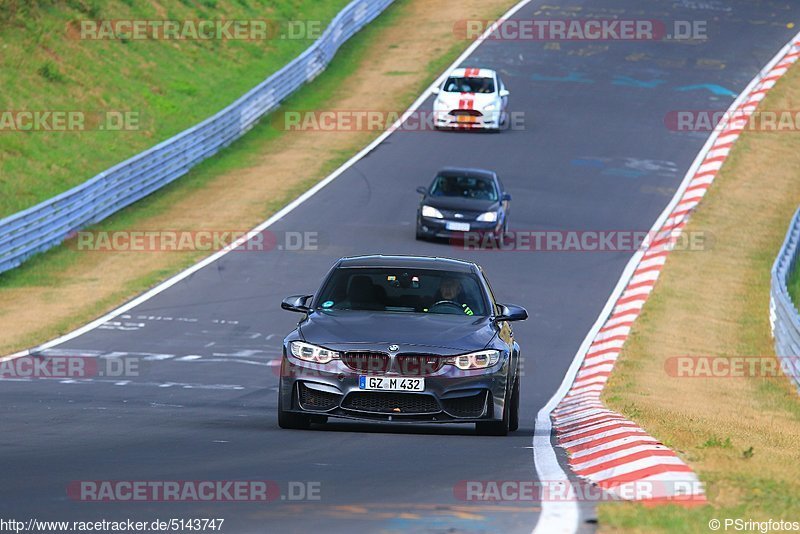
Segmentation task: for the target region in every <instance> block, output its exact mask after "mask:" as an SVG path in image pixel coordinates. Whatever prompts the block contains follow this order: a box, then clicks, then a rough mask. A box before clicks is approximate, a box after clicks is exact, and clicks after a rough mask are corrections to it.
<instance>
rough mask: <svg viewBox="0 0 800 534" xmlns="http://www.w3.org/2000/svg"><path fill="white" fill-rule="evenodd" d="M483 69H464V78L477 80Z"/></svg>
mask: <svg viewBox="0 0 800 534" xmlns="http://www.w3.org/2000/svg"><path fill="white" fill-rule="evenodd" d="M480 73H481V69H464V76H465V77H467V78H475V77H478V76H480Z"/></svg>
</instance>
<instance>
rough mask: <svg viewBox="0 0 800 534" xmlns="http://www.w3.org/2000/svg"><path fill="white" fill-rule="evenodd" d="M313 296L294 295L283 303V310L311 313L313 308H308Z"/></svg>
mask: <svg viewBox="0 0 800 534" xmlns="http://www.w3.org/2000/svg"><path fill="white" fill-rule="evenodd" d="M312 296H313V295H293V296H291V297H286V298H285V299H283V302H281V308H282V309H284V310H288V311H293V312H300V313H309V312H310V311H311V308H309V307H308V301H309V300H310V299H311V297H312Z"/></svg>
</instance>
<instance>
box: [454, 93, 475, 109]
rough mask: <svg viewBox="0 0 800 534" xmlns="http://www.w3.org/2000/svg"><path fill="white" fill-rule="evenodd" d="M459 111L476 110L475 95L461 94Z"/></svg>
mask: <svg viewBox="0 0 800 534" xmlns="http://www.w3.org/2000/svg"><path fill="white" fill-rule="evenodd" d="M458 109H475V93H461V98H460V99H459V101H458Z"/></svg>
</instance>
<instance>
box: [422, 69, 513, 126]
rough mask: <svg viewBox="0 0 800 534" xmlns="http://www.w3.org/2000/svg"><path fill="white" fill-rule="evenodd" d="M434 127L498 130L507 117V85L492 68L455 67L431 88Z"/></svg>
mask: <svg viewBox="0 0 800 534" xmlns="http://www.w3.org/2000/svg"><path fill="white" fill-rule="evenodd" d="M433 92H434V94H436V95H437V96H436V100H435V101H434V102H433V114H434V121H435V122H434V124H435V126H436V128H464V129H473V128H474V129H484V130H500V129H501V128H502V127H503V126H504V125H505V124H506V122H507V121H508V95H509V92H508V89H506V86H505V84H504V83H503V80H501V79H500V76H499V75H498V74H497V73H496V72H495V71H493V70H491V69H476V68H460V69H454V70H453V71H452V72H450V74H449V75H448V76H447V79H446V80H445V81H444V83H443V84H442V85H441V86H440V87H437V88H436V89H434V90H433Z"/></svg>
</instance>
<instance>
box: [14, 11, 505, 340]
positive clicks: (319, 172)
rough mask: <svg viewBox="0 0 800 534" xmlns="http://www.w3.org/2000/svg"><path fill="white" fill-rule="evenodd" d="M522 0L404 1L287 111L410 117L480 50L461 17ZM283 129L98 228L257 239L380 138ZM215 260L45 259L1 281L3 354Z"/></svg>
mask: <svg viewBox="0 0 800 534" xmlns="http://www.w3.org/2000/svg"><path fill="white" fill-rule="evenodd" d="M511 3H512V2H511V1H509V0H447V1H445V2H439V3H434V2H427V1H426V0H398V1H397V2H396V3H395V4H394V5H393V6H392V7H390V8H389V10H388V11H387V12H386V13H385V14H384V15H382V16H381V17H379V18H378V19H377V20H376V21H374V22H373V23H372V24H370V26H368V27H367V28H366V29H365V30H363V31H362V32H360V33H359V34H357V35H356V36H354V37H353V38H352V39H351V40H350V41H348V42H347V43H345V45H344V46H343V47H342V49H341V50H340V51H339V54H337V56H336V57H335V59H334V61H333V63H332V64H331V66H330V67H329V69H328V70H327V71H325V72H324V73H323V74H322V75H321V76H320V77H319V78H317V79H316V80H315V81H314V82H313V83H312V84H310V85H308V86H306V87H304V88H303V89H301V90H300V91H299V92H298V93H296V94H295V95H294V96H292V97H291V98H290V99H288V100H287V101H286V102H284V105H283V106H282V110H309V111H311V110H317V109H350V110H365V109H367V110H396V111H402V110H404V109H406V108H407V107H408V105H409V104H410V103H411V102H412V101H413V100H414V99H415V98H416V96H417V95H418V94H419V93H420V92H421V91H422V90H423V89H424V88H425V87H427V86H428V85H429V84H430V83H431V82H432V81H433V79H434V78H435V76H436V75H438V74H439V72H441V71H442V70H443V69H444V68H445V67H446V66H447V65H448V64H449V63H450V62H451V61H452V60H453V59H455V57H456V56H457V55H458V54H459V53H460V51H461V50H463V49H464V48H466V46H467V44H468V43H467V42H465V41H463V40H460V39H459V38H458V37H457V36H456V35H454V33H453V31H452V27H453V24H454V23H455V18H454V17H455V16H456V15H455V14H457V16H458V17H462V18H463V17H465V16H467V17H476V18H480V19H492V18H495V17H497V16H498V15H500V14H502V13H503V12H504V11H505V10H506V9H507V8H508V7H509V6H510V5H511ZM387 88H389V89H388V90H387ZM280 113H281V110H278V111H277V112H276V113H275V114H273V115H274V116H280ZM275 125H276V122H275V121H274V120H271V119H269V118H267V119H266V120H264V121H262V122H261V123H260V124H259V125H258V126H256V127H255V128H254V129H253V130H251V131H250V132H249V133H248V134H247V135H246V136H245V137H244V138H242V139H241V140H239V141H237V142H236V143H235V144H234V145H232V146H231V147H229V148H227V149H225V150H224V151H223V152H221V153H220V154H218V155H217V156H215V157H214V158H212V159H210V160H207V161H206V162H204V163H202V164H201V165H199V166H198V167H196V168H195V169H193V170H192V171H191V172H190V173H189V174H187V175H186V176H184V177H182V178H181V179H180V180H178V181H177V182H174V183H173V184H170V185H169V186H167V187H166V188H164V189H163V190H161V191H159V192H157V193H155V194H153V195H151V196H150V197H148V198H146V199H143V200H142V201H140V202H138V203H136V204H135V205H133V206H131V207H129V208H127V209H125V210H123V211H121V212H119V213H118V214H116V215H114V216H113V217H110V218H109V219H107V220H106V221H103V222H102V223H101V224H99V225H97V226H96V227H95V228H93V229H95V230H103V231H114V230H133V229H135V230H158V229H168V230H197V229H226V230H230V229H238V230H247V229H249V228H252V227H254V226H255V225H257V224H258V223H260V222H261V221H263V220H265V219H266V218H267V217H269V216H270V215H271V214H272V213H274V212H275V211H277V210H278V209H280V208H281V207H282V206H284V205H286V204H287V203H288V202H289V201H290V200H291V199H293V198H296V197H297V196H298V195H299V194H300V193H302V192H303V191H305V190H306V189H308V188H309V187H310V186H311V185H313V184H314V183H316V182H317V181H319V180H320V179H322V178H324V177H325V176H326V175H327V174H329V173H330V172H331V171H332V170H334V169H335V168H336V167H338V166H339V165H340V164H341V163H343V162H344V161H346V160H347V159H349V158H350V157H351V156H352V154H353V153H354V152H356V151H357V150H358V149H360V148H362V147H363V146H364V145H365V144H367V143H368V142H369V141H370V140H371V139H373V138H375V137H376V136H377V135H379V132H375V131H361V132H333V133H330V134H325V133H321V132H313V131H312V132H286V131H283V130H282V129H281V128H276V126H275ZM243 191H247V194H246V195H245V194H242V192H243ZM206 254H207V253H202V252H193V253H171V252H150V253H133V252H115V253H98V252H88V253H87V252H79V251H77V250H75V247H73V246H71V243H66V244H65V245H64V246H60V247H57V248H56V249H53V250H51V251H48V252H47V253H44V254H41V255H39V256H37V257H34V258H32V259H31V260H30V261H28V262H26V264H24V265H23V266H22V267H20V268H18V269H15V270H13V271H10V272H8V273H4V274H0V321H2V322H3V324H4V326H5V328H3V329H2V330H0V354H6V353H8V352H11V351H14V350H19V349H21V348H26V347H30V346H32V345H35V344H37V343H41V342H42V341H44V340H47V339H50V338H53V337H55V336H57V335H60V334H63V333H65V332H67V331H69V330H71V329H73V328H75V327H77V326H79V325H81V324H84V323H86V322H87V321H89V320H90V319H92V318H93V317H96V316H98V315H100V314H101V313H102V312H103V311H105V310H108V309H110V308H113V307H115V306H116V305H119V304H121V303H122V302H124V301H126V300H128V299H130V298H132V297H133V296H135V295H137V294H139V293H141V292H143V291H144V290H146V289H147V288H149V287H151V286H153V285H154V284H156V283H157V282H159V281H161V280H163V279H165V278H166V277H168V276H169V275H171V274H173V273H175V272H178V271H180V270H181V269H183V268H185V267H187V266H189V265H191V264H193V263H195V262H196V261H198V260H199V259H200V258H202V257H203V256H205V255H206Z"/></svg>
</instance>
